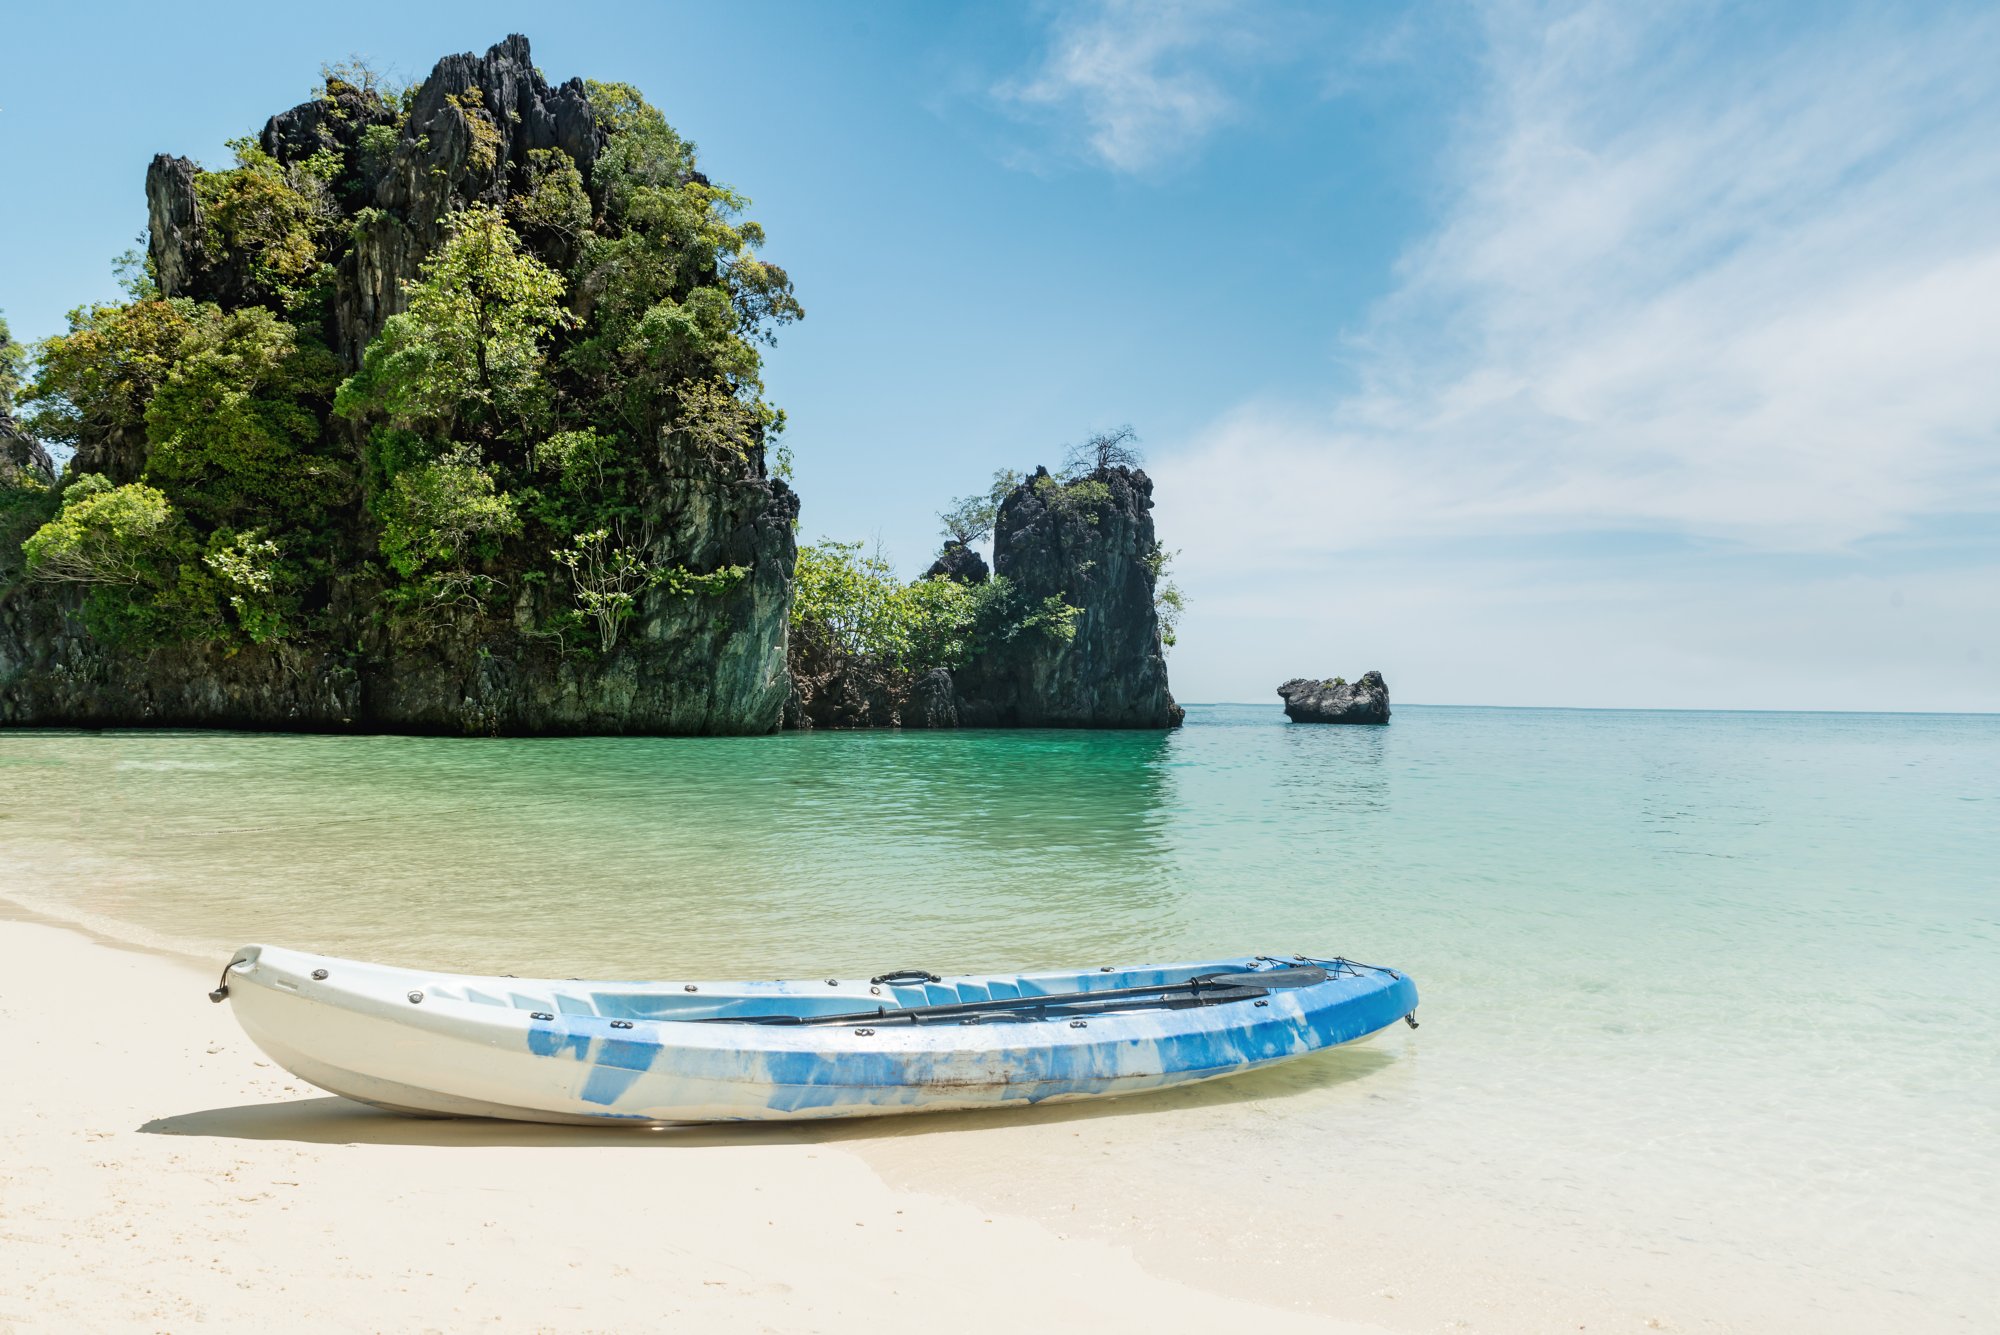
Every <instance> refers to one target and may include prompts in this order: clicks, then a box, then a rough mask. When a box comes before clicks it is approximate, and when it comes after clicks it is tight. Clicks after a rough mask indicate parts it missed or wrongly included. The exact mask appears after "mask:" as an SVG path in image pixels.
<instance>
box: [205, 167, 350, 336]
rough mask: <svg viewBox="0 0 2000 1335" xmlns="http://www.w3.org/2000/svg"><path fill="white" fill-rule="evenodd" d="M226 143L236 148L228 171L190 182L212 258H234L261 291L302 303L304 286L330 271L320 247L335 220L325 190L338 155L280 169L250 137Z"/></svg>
mask: <svg viewBox="0 0 2000 1335" xmlns="http://www.w3.org/2000/svg"><path fill="white" fill-rule="evenodd" d="M229 146H230V147H231V148H232V149H233V150H235V153H236V166H235V167H234V168H233V169H231V170H229V171H219V172H200V173H198V174H197V175H196V176H195V179H194V193H195V199H196V201H197V202H198V203H199V204H200V206H201V217H202V224H203V227H204V228H205V230H206V235H205V237H204V238H203V239H204V242H205V244H206V246H207V249H208V251H209V253H210V254H211V255H212V256H221V255H230V256H235V257H239V258H240V259H241V261H242V262H243V265H244V272H245V274H246V276H247V277H248V278H249V280H250V282H251V283H252V285H253V286H254V288H255V289H256V291H257V292H258V293H260V294H263V295H266V296H272V297H277V298H279V299H280V300H281V301H282V302H283V303H284V304H285V305H286V306H288V307H290V306H294V305H297V304H300V303H301V302H303V301H304V300H305V299H306V298H307V297H308V296H310V295H311V294H310V293H309V291H308V289H309V288H312V287H315V286H319V285H322V284H324V283H326V282H328V281H330V279H331V276H332V275H331V271H330V270H327V269H326V267H325V266H324V264H323V263H322V257H321V255H320V244H321V242H322V241H323V240H326V239H328V238H329V237H330V236H331V235H332V233H333V232H334V231H335V229H336V228H337V226H338V223H339V212H338V210H337V209H336V208H335V206H334V202H333V195H332V192H331V190H330V189H329V188H328V183H329V182H330V181H331V180H332V177H333V175H334V173H335V172H336V171H337V170H338V167H339V160H338V158H336V157H335V156H334V155H333V154H331V153H326V152H324V151H322V152H321V153H316V154H314V155H313V156H312V157H311V158H309V159H307V160H306V161H305V162H302V163H295V164H293V165H292V166H290V167H285V166H282V165H280V164H279V162H278V160H277V159H276V158H274V157H272V156H271V155H270V154H269V153H266V152H265V151H264V150H263V149H262V148H260V147H258V146H257V141H256V140H254V139H251V138H248V137H247V136H246V137H244V138H240V139H232V140H230V141H229Z"/></svg>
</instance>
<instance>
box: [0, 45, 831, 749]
mask: <svg viewBox="0 0 2000 1335" xmlns="http://www.w3.org/2000/svg"><path fill="white" fill-rule="evenodd" d="M237 157H238V161H237V165H236V166H235V167H234V168H231V169H227V170H204V169H203V168H201V167H199V166H197V165H196V164H194V163H193V162H190V161H189V160H187V159H185V158H179V157H171V156H166V155H162V156H160V157H158V158H156V159H154V161H153V163H152V166H151V168H150V169H149V170H148V172H147V173H146V179H145V201H146V208H147V218H148V223H149V230H150V253H149V258H150V266H149V270H150V284H151V290H140V291H138V292H135V294H134V300H133V301H131V302H129V303H127V304H125V305H123V306H116V307H99V308H95V309H93V310H90V311H86V312H83V313H81V315H80V317H79V318H78V319H77V320H76V321H75V322H74V325H73V328H72V329H71V331H70V333H69V334H68V335H66V336H62V337H59V338H58V339H56V340H53V341H52V343H51V345H50V347H49V349H48V350H47V351H45V354H44V357H43V359H42V363H41V366H40V368H39V371H38V376H39V378H38V380H37V381H36V383H35V385H33V386H30V387H29V388H28V389H27V391H26V392H25V394H24V396H23V397H24V402H25V403H26V404H27V405H28V407H29V408H30V409H32V411H31V413H30V414H29V420H30V421H31V423H32V424H35V425H38V426H39V427H40V428H41V434H42V436H43V438H44V439H47V440H50V441H51V442H53V443H57V444H61V445H65V446H67V447H69V448H70V449H72V450H73V451H74V457H73V458H72V459H71V460H70V461H69V463H68V466H67V468H66V469H65V470H64V472H63V474H62V477H61V490H60V493H57V492H56V491H54V490H46V489H45V491H46V494H43V493H42V492H34V491H32V490H31V489H30V488H28V487H26V486H22V485H15V482H16V480H17V479H18V478H19V477H20V476H24V475H25V474H26V473H28V472H32V471H34V470H36V469H40V470H41V471H42V473H44V474H52V471H53V470H52V468H51V466H50V461H49V460H48V459H47V458H46V456H44V455H42V454H40V453H39V448H40V447H39V446H38V445H36V444H35V443H34V442H33V441H31V440H26V439H25V438H24V437H20V436H19V435H18V433H17V432H16V431H15V430H14V427H13V425H12V422H11V419H10V421H9V422H8V423H7V424H6V429H5V430H4V431H0V456H4V461H0V470H4V474H0V488H6V489H8V490H9V495H10V496H11V497H12V498H13V499H15V500H18V501H20V504H19V505H17V506H15V507H14V509H15V510H16V511H19V512H23V513H30V514H32V516H33V518H34V519H35V520H36V521H38V522H39V521H48V526H47V527H46V528H44V529H42V530H41V531H40V533H38V534H36V535H35V536H34V540H32V541H31V542H30V543H29V551H28V558H27V559H26V560H25V561H20V560H17V561H16V562H15V563H14V564H15V566H16V567H18V568H16V569H12V570H10V569H8V568H7V567H5V566H0V722H12V723H38V724H64V723H91V724H128V723H129V724H139V723H145V724H192V725H222V726H251V727H288V728H360V729H390V730H411V731H441V732H566V731H592V732H626V731H632V732H763V731H769V730H771V729H773V728H775V727H776V726H777V725H778V722H779V717H780V711H781V709H782V706H783V703H784V700H785V698H786V693H787V686H788V682H787V675H786V666H785V658H786V634H787V623H786V614H787V610H788V607H789V602H790V586H791V578H792V569H793V561H794V550H795V544H794V537H793V521H794V519H795V517H796V514H797V499H796V497H795V496H794V495H793V494H792V492H791V490H790V489H789V488H788V487H787V486H786V484H785V483H784V482H783V481H782V480H780V479H779V478H776V477H774V476H772V474H771V472H770V470H769V469H768V468H767V466H766V460H765V453H766V443H767V437H768V435H769V433H770V431H771V430H772V429H774V428H775V427H776V426H777V425H778V424H779V423H780V422H781V416H780V415H779V414H777V413H776V412H775V410H773V409H771V408H770V407H769V406H768V405H767V404H766V403H765V402H764V400H763V398H762V395H761V386H760V384H759V381H758V366H759V361H758V353H757V348H758V346H759V345H760V344H761V343H762V342H763V341H765V340H766V339H767V338H768V336H769V333H770V331H771V329H772V328H774V327H775V326H777V325H779V324H782V323H784V322H785V321H786V320H788V319H791V318H795V317H796V316H797V315H798V314H800V311H799V307H798V304H797V303H796V301H794V300H793V299H792V296H791V291H790V284H789V280H788V279H787V278H786V276H785V275H784V273H783V271H782V270H780V269H778V268H777V267H776V266H775V265H771V264H768V263H766V262H764V261H761V260H760V259H758V258H757V257H756V255H755V253H754V251H755V247H756V246H757V244H758V243H759V242H761V240H762V232H761V230H760V229H758V228H757V227H756V225H755V224H753V223H747V222H744V221H742V220H741V219H740V218H739V217H738V212H739V210H740V206H741V204H742V202H743V201H741V200H740V199H739V198H738V197H737V196H735V195H733V194H731V193H730V192H728V191H727V190H725V189H723V188H721V187H718V186H714V185H712V184H711V182H710V181H709V179H708V177H707V176H706V175H704V174H703V173H702V172H701V171H699V170H698V169H697V168H696V166H695V160H694V155H693V151H692V149H691V148H690V147H689V146H688V145H686V144H685V143H684V141H682V140H680V139H679V137H678V136H677V135H675V134H674V132H673V131H672V129H671V128H670V127H669V126H668V125H667V124H666V122H665V121H664V120H663V119H662V118H661V117H660V116H659V114H658V113H657V112H656V111H654V110H653V108H652V107H650V106H648V105H647V104H646V103H645V102H644V101H643V100H642V99H641V98H640V96H639V95H638V93H637V92H636V91H635V90H633V89H630V88H627V87H624V86H621V85H615V84H613V85H599V84H586V83H584V82H583V81H582V80H578V79H571V80H569V81H568V82H566V83H562V84H560V85H554V86H552V85H550V84H549V83H548V82H547V81H546V80H545V79H544V78H543V76H542V74H541V73H540V71H538V70H537V69H536V68H535V66H534V63H533V61H532V58H531V56H530V52H529V48H528V43H527V40H526V39H525V38H522V37H518V36H515V37H509V38H508V39H507V40H506V41H504V42H502V43H500V44H498V45H496V46H494V47H493V48H492V49H491V50H489V51H487V52H486V53H485V54H484V55H482V56H475V55H470V54H467V55H454V56H448V57H446V58H445V59H443V60H441V61H439V62H438V64H437V66H436V67H435V68H434V69H433V70H432V71H431V73H430V75H429V77H427V78H426V79H425V80H424V81H423V82H422V83H421V84H419V85H417V86H415V87H414V88H411V89H407V90H402V91H400V92H398V91H395V90H388V89H383V88H380V87H377V86H376V85H375V84H374V83H373V81H372V80H371V79H369V78H367V77H364V76H362V75H360V74H357V73H353V72H349V73H345V74H342V73H336V74H332V75H329V77H328V78H327V79H326V81H325V85H324V88H323V89H322V91H321V93H320V94H319V95H318V96H316V97H314V98H312V99H311V100H309V101H307V102H305V103H302V104H301V105H299V106H297V107H294V108H292V109H291V110H289V111H285V112H282V113H280V114H278V115H276V116H273V117H272V118H271V119H270V120H269V121H268V122H267V123H266V124H265V126H264V129H263V132H262V134H261V135H259V136H257V137H256V138H254V139H252V140H245V141H241V142H240V143H239V144H238V146H237ZM16 456H18V458H17V457H16ZM43 480H44V481H50V480H53V478H52V477H44V479H43ZM0 499H5V498H0ZM22 536H24V535H22V534H19V533H16V534H13V535H12V541H11V542H10V543H9V547H10V550H20V540H21V537H22Z"/></svg>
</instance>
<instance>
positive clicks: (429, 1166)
mask: <svg viewBox="0 0 2000 1335" xmlns="http://www.w3.org/2000/svg"><path fill="white" fill-rule="evenodd" d="M210 986H213V979H212V978H209V977H207V976H205V975H204V973H203V972H202V971H201V970H200V969H199V968H198V967H197V966H196V965H195V963H194V962H193V961H190V960H182V959H178V958H171V957H166V956H162V955H157V954H153V953H149V952H143V951H139V950H134V949H127V948H123V947H119V946H116V945H113V944H111V943H108V942H105V941H102V940H93V939H91V938H89V937H87V936H85V935H83V934H80V933H79V932H76V931H73V930H71V929H68V928H65V927H58V926H55V925H52V924H48V923H42V922H29V921H18V920H5V921H0V1069H4V1070H5V1071H6V1072H7V1073H8V1074H7V1078H6V1080H5V1086H6V1092H5V1094H4V1095H0V1332H8V1333H16V1332H19V1333H25V1332H29V1331H37V1332H39V1331H83V1330H89V1331H123V1330H148V1331H181V1330H193V1329H197V1328H200V1329H208V1330H239V1329H248V1328H251V1327H252V1326H257V1327H260V1328H261V1327H267V1326H275V1327H280V1328H283V1329H287V1330H356V1331H418V1330H437V1331H459V1330H496V1331H565V1332H569V1331H642V1330H666V1329H680V1330H692V1331H738V1330H742V1331H785V1332H793V1331H845V1330H857V1331H858V1330H868V1331H879V1330H882V1329H885V1328H894V1327H896V1326H899V1325H905V1324H909V1323H917V1322H923V1323H926V1324H932V1323H942V1324H944V1325H946V1326H948V1328H949V1329H952V1330H954V1331H1010V1332H1011V1331H1016V1330H1019V1329H1020V1328H1021V1326H1022V1325H1023V1324H1024V1323H1026V1324H1031V1325H1033V1324H1039V1325H1042V1326H1043V1327H1045V1328H1051V1329H1085V1328H1088V1329H1091V1330H1094V1331H1141V1330H1144V1331H1151V1332H1157V1331H1161V1330H1187V1329H1195V1328H1200V1327H1206V1326H1214V1327H1217V1328H1223V1327H1225V1326H1236V1325H1240V1324H1241V1323H1243V1322H1245V1321H1252V1322H1255V1321H1262V1320H1266V1319H1269V1318H1270V1317H1271V1316H1273V1315H1274V1313H1273V1312H1272V1311H1271V1310H1270V1309H1264V1308H1259V1307H1256V1306H1254V1305H1252V1304H1249V1303H1247V1302H1245V1301H1244V1300H1242V1299H1235V1298H1226V1297H1221V1296H1217V1295H1215V1294H1212V1293H1209V1292H1205V1291H1203V1290H1201V1289H1198V1288H1194V1287H1191V1286H1189V1285H1187V1284H1183V1283H1177V1282H1174V1281H1173V1280H1171V1279H1167V1278H1163V1277H1161V1276H1159V1275H1156V1274H1153V1273H1150V1272H1148V1271H1147V1270H1146V1269H1144V1268H1142V1267H1141V1265H1140V1264H1139V1263H1138V1262H1137V1261H1136V1260H1135V1259H1134V1258H1133V1256H1132V1255H1131V1254H1130V1253H1129V1252H1127V1251H1126V1250H1125V1249H1123V1248H1121V1247H1119V1246H1116V1245H1112V1244H1108V1243H1106V1242H1104V1241H1098V1240H1091V1239H1086V1238H1082V1237H1065V1236H1063V1235H1062V1234H1061V1233H1059V1232H1057V1231H1055V1230H1053V1229H1051V1228H1050V1227H1047V1226H1046V1225H1044V1224H1041V1223H1037V1222H1033V1221H1030V1220H1028V1219H1024V1218H1020V1217H1011V1216H1004V1215H995V1216H989V1215H987V1214H985V1213H982V1211H981V1210H980V1209H978V1208H977V1207H975V1206H973V1205H970V1204H965V1203H961V1202H958V1201H954V1200H951V1199H946V1198H943V1197H940V1196H934V1195H929V1194H922V1193H917V1192H912V1191H908V1190H895V1189H891V1188H890V1187H889V1186H887V1185H885V1184H884V1182H883V1181H882V1179H881V1178H880V1177H878V1176H877V1174H876V1173H875V1172H874V1171H872V1170H871V1169H870V1168H869V1167H868V1166H867V1165H866V1164H865V1163H864V1162H863V1160H862V1159H861V1158H860V1157H858V1156H857V1155H856V1154H854V1153H852V1152H850V1151H848V1150H845V1149H842V1148H840V1147H839V1146H837V1145H833V1144H828V1143H823V1142H822V1141H820V1140H819V1138H818V1136H817V1135H816V1133H814V1132H812V1131H811V1130H807V1131H803V1132H800V1131H795V1130H789V1129H784V1128H772V1127H762V1128H755V1127H744V1128H734V1127H732V1128H716V1129H706V1128H689V1129H687V1130H672V1131H664V1132H643V1131H636V1132H635V1131H626V1130H622V1129H619V1130H606V1131H597V1130H594V1129H588V1128H585V1129H569V1128H560V1127H541V1126H520V1125H512V1124H507V1123H497V1122H452V1121H422V1120H416V1119H408V1118H399V1117H393V1116H390V1115H387V1114H383V1113H378V1112H376V1111H374V1110H372V1109H369V1108H365V1107H362V1106H360V1105H358V1104H353V1103H348V1102H346V1101H344V1100H339V1099H335V1098H331V1097H328V1096H325V1095H323V1094H321V1093H319V1091H317V1090H314V1089H312V1088H311V1087H309V1086H305V1085H303V1084H300V1083H299V1082H297V1081H295V1080H293V1079H291V1078H290V1077H289V1076H288V1075H287V1074H286V1073H285V1072H283V1071H282V1070H278V1069H276V1068H274V1067H272V1066H271V1065H270V1064H269V1063H268V1062H267V1061H266V1060H265V1059H264V1058H263V1057H262V1055H261V1054H260V1053H258V1052H257V1051H256V1050H255V1049H254V1048H253V1047H252V1046H251V1044H250V1043H249V1041H248V1040H247V1039H245V1038H244V1037H243V1035H242V1033H241V1032H240V1031H239V1030H238V1029H237V1026H236V1024H235V1022H234V1020H233V1019H232V1018H231V1016H230V1013H229V1011H228V1010H227V1009H226V1008H225V1007H220V1006H213V1005H211V1004H209V1002H208V1001H207V999H206V997H205V996H204V991H205V989H206V988H208V987H210ZM1282 1319H1283V1321H1284V1323H1285V1328H1286V1329H1287V1330H1311V1331H1324V1332H1361V1331H1368V1330H1374V1329H1378V1328H1377V1327H1374V1326H1368V1325H1357V1324H1346V1323H1339V1322H1335V1321H1332V1320H1329V1319H1326V1318H1324V1317H1319V1316H1313V1315H1309V1314H1303V1313H1296V1312H1293V1313H1287V1314H1285V1315H1284V1316H1283V1318H1282Z"/></svg>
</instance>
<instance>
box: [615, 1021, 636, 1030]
mask: <svg viewBox="0 0 2000 1335" xmlns="http://www.w3.org/2000/svg"><path fill="white" fill-rule="evenodd" d="M611 1027H612V1028H613V1029H630V1028H631V1027H632V1022H631V1021H630V1020H613V1021H612V1022H611Z"/></svg>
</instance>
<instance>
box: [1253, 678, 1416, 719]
mask: <svg viewBox="0 0 2000 1335" xmlns="http://www.w3.org/2000/svg"><path fill="white" fill-rule="evenodd" d="M1278 695H1279V696H1280V697H1281V698H1282V699H1283V700H1284V702H1285V717H1286V718H1288V719H1290V720H1291V721H1292V722H1294V723H1387V722H1388V721H1389V687H1388V684H1387V683H1386V682H1384V681H1383V680H1382V674H1381V673H1379V672H1364V673H1362V674H1361V679H1360V680H1359V681H1355V682H1347V681H1343V680H1341V679H1340V678H1338V677H1334V678H1332V679H1330V680H1327V681H1314V680H1313V679H1311V678H1310V677H1294V678H1292V680H1290V681H1288V682H1286V683H1285V684H1284V685H1283V686H1280V687H1279V688H1278Z"/></svg>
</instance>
